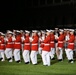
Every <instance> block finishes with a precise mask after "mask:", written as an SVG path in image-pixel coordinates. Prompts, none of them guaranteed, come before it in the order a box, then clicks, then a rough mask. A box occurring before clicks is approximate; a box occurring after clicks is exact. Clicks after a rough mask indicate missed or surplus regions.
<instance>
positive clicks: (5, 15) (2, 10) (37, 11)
mask: <svg viewBox="0 0 76 75" xmlns="http://www.w3.org/2000/svg"><path fill="white" fill-rule="evenodd" d="M37 1H38V0H33V1H32V0H24V1H23V0H21V1H20V0H19V1H16V0H12V1H11V0H10V2H9V1H7V0H6V2H4V1H2V2H0V29H1V30H7V29H46V28H54V27H56V26H57V25H61V26H62V27H63V26H64V25H69V24H76V7H75V6H76V3H75V4H74V5H73V3H69V4H68V3H67V4H61V5H60V4H59V5H52V4H51V3H52V2H50V4H51V5H50V6H49V2H48V5H45V4H46V3H45V2H44V1H45V0H42V1H41V2H40V6H38V2H37ZM58 1H59V0H58ZM32 2H33V4H32ZM4 28H5V29H4Z"/></svg>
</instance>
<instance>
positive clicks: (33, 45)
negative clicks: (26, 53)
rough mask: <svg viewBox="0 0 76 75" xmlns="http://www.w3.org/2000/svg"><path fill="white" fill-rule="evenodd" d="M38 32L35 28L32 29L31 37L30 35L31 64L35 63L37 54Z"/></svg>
mask: <svg viewBox="0 0 76 75" xmlns="http://www.w3.org/2000/svg"><path fill="white" fill-rule="evenodd" d="M38 39H39V38H38V34H37V30H33V31H32V37H30V42H31V61H32V64H34V65H36V64H37V54H38Z"/></svg>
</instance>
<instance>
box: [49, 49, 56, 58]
mask: <svg viewBox="0 0 76 75" xmlns="http://www.w3.org/2000/svg"><path fill="white" fill-rule="evenodd" d="M54 55H55V48H51V50H50V56H51V59H52V58H54Z"/></svg>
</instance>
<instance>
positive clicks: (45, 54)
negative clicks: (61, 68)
mask: <svg viewBox="0 0 76 75" xmlns="http://www.w3.org/2000/svg"><path fill="white" fill-rule="evenodd" d="M46 31H47V32H46V35H47V36H46V38H45V39H44V40H43V42H44V47H43V50H42V61H43V65H45V66H50V30H46Z"/></svg>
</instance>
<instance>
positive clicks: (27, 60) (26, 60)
mask: <svg viewBox="0 0 76 75" xmlns="http://www.w3.org/2000/svg"><path fill="white" fill-rule="evenodd" d="M23 59H24V62H30V55H29V50H24V51H23Z"/></svg>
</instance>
